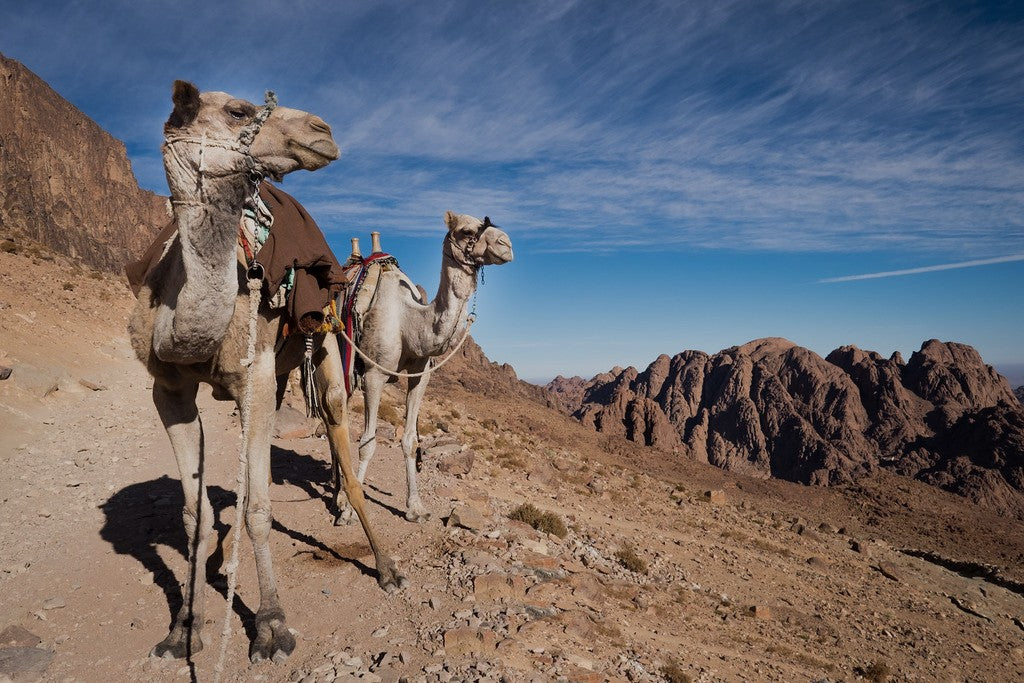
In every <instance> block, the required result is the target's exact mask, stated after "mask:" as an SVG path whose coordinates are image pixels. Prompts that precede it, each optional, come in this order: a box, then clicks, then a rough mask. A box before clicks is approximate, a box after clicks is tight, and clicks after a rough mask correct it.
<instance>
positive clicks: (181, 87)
mask: <svg viewBox="0 0 1024 683" xmlns="http://www.w3.org/2000/svg"><path fill="white" fill-rule="evenodd" d="M171 101H173V102H174V111H172V112H171V116H170V118H169V119H167V125H168V126H170V127H172V128H182V127H183V126H187V125H188V124H190V123H192V122H193V121H195V120H196V116H198V115H199V88H197V87H196V86H194V85H192V84H191V83H189V82H188V81H174V89H173V91H172V93H171Z"/></svg>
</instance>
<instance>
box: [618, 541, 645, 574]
mask: <svg viewBox="0 0 1024 683" xmlns="http://www.w3.org/2000/svg"><path fill="white" fill-rule="evenodd" d="M615 559H616V560H618V561H619V564H621V565H622V566H623V567H625V568H626V569H628V570H629V571H631V572H635V573H637V574H646V573H647V563H646V562H644V561H643V558H641V557H640V556H639V555H637V554H636V550H634V549H633V546H632V545H630V544H629V543H627V544H625V545H623V546H622V548H620V549H619V550H618V551H617V552H616V553H615Z"/></svg>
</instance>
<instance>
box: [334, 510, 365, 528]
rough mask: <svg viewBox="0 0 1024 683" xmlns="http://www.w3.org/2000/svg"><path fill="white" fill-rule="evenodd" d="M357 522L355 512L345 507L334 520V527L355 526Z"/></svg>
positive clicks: (357, 518)
mask: <svg viewBox="0 0 1024 683" xmlns="http://www.w3.org/2000/svg"><path fill="white" fill-rule="evenodd" d="M358 520H359V516H358V515H356V511H355V510H354V509H353V508H351V507H347V508H345V509H344V510H342V511H341V512H339V513H338V515H337V516H336V517H335V518H334V526H347V525H349V524H355V523H356V522H357V521H358Z"/></svg>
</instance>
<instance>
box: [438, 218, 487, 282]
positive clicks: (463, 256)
mask: <svg viewBox="0 0 1024 683" xmlns="http://www.w3.org/2000/svg"><path fill="white" fill-rule="evenodd" d="M492 227H497V226H496V225H494V223H491V218H490V216H484V222H483V223H481V224H480V227H479V228H477V233H476V234H475V235H473V236H472V237H470V238H469V239H468V240H466V245H465V246H464V247H463V248H462V249H461V250H459V249H458V248H457V247H456V245H455V240H454V239H452V235H451V233H448V237H447V238H446V239H447V240H448V241H449V248H448V251H449V254H450V255H451V257H452V258H453V259H454V260H455V262H456V263H458V264H459V265H460V266H462V268H463V270H465V271H466V272H467V273H469V274H470V275H476V273H477V272H478V271H479V270H480V269H481V268H482V267H483V264H481V263H477V262H476V261H475V259H474V258H473V249H474V248H476V245H477V242H479V241H480V236H481V235H483V234H484V232H485V231H486V230H487V228H492Z"/></svg>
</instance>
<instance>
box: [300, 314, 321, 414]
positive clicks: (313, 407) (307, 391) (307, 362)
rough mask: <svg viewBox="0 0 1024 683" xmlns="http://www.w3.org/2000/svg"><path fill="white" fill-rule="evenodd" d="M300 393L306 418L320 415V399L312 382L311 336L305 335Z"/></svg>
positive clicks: (314, 383)
mask: <svg viewBox="0 0 1024 683" xmlns="http://www.w3.org/2000/svg"><path fill="white" fill-rule="evenodd" d="M302 393H303V395H304V396H305V398H306V417H318V416H319V415H320V398H319V397H318V396H317V393H316V382H314V381H313V335H310V334H307V335H306V353H305V354H304V355H303V356H302Z"/></svg>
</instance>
